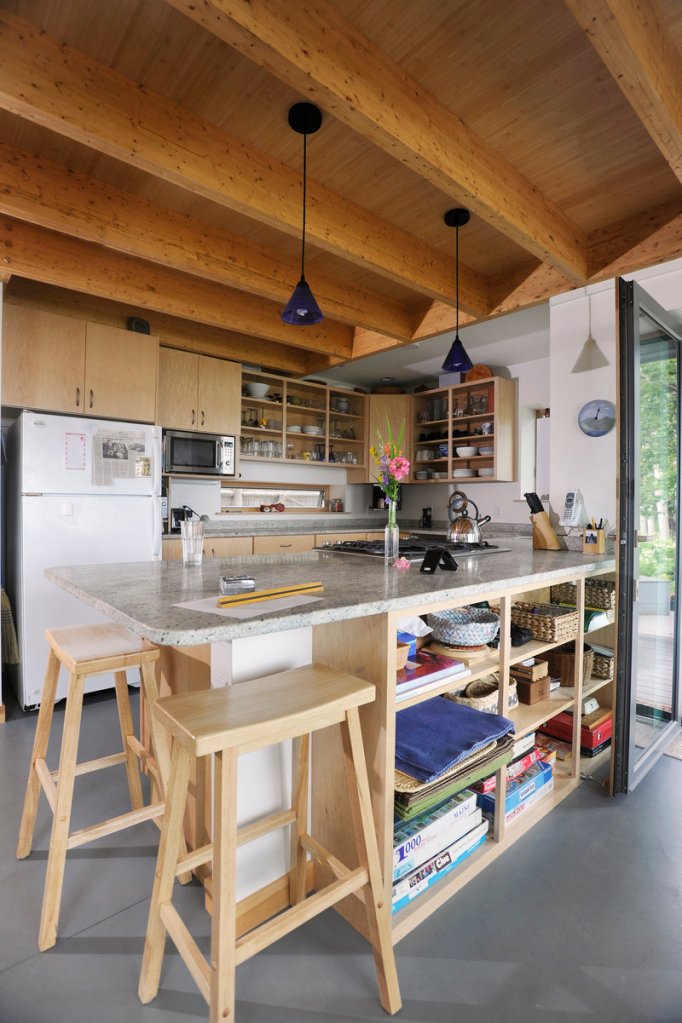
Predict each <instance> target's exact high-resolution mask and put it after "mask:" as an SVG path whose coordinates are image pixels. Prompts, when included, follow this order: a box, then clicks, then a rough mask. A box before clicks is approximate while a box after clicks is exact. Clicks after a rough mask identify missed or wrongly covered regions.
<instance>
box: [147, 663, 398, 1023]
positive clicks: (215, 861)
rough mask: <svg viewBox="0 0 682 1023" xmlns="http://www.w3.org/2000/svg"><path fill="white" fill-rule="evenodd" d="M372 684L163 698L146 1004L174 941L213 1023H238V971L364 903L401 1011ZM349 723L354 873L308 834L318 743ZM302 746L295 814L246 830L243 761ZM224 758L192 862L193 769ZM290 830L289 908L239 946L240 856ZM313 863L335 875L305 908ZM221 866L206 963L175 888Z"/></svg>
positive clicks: (387, 992) (253, 685)
mask: <svg viewBox="0 0 682 1023" xmlns="http://www.w3.org/2000/svg"><path fill="white" fill-rule="evenodd" d="M374 696H375V692H374V686H372V685H370V684H369V683H368V682H364V681H362V680H361V679H358V678H354V677H353V676H352V675H347V674H345V673H343V672H341V671H336V670H334V669H332V668H327V667H324V666H322V665H317V664H313V665H308V666H306V667H303V668H295V669H293V670H291V671H284V672H281V673H279V674H276V675H270V676H267V677H265V678H260V679H255V680H254V681H252V682H244V683H241V684H239V685H236V686H229V687H227V688H225V689H213V690H208V691H204V692H195V693H191V694H188V695H178V696H170V697H163V698H162V699H160V700H158V701H157V703H156V704H155V705H154V709H153V713H154V715H155V716H156V717H157V719H158V721H159V722H160V723H161V724H162V725H163V726H164V727H165V728H166V729H167V730H168V732H170V734H171V735H172V738H173V742H172V753H171V769H170V778H169V782H168V792H167V809H166V815H165V817H164V822H163V826H162V829H161V841H160V843H159V857H158V861H157V867H156V874H155V879H154V887H153V891H152V899H151V905H150V909H149V921H148V925H147V936H146V939H145V946H144V956H143V960H142V970H141V974H140V984H139V988H138V991H139V995H140V999H141V1001H142V1002H145V1003H146V1002H149V1001H151V1000H152V998H154V997H155V996H156V994H157V993H158V990H159V983H160V978H161V968H162V965H163V956H164V946H165V939H166V934H169V935H170V937H171V938H172V939H173V942H174V943H175V945H176V947H177V949H178V951H179V952H180V954H181V956H182V958H183V959H184V961H185V964H186V966H187V968H188V969H189V971H190V973H191V974H192V977H193V978H194V980H195V982H196V983H197V985H198V987H199V990H200V991H201V993H202V995H203V996H204V998H205V999H206V1001H207V1002H208V1004H209V1008H210V1020H211V1023H219V1021H220V1023H225V1020H228V1021H230V1020H233V1018H234V1003H235V968H236V967H237V966H238V965H239V963H242V962H244V961H245V960H246V959H249V958H250V957H251V956H252V955H255V953H256V952H260V951H261V950H262V949H264V948H266V947H267V946H268V945H270V944H272V942H274V941H276V940H277V939H278V938H281V937H283V936H284V935H285V934H288V933H290V932H291V931H293V930H294V929H295V928H296V927H298V926H300V925H301V924H303V923H305V922H306V921H308V920H310V919H312V918H313V917H314V916H316V915H317V914H318V913H320V912H322V911H323V910H325V909H328V908H329V907H330V906H333V905H335V903H337V902H339V901H340V900H341V899H344V898H346V897H348V896H349V895H351V894H353V893H356V894H357V896H358V897H359V898H360V899H361V901H363V902H364V904H365V909H366V912H367V921H368V930H369V936H370V941H371V944H372V949H373V952H374V961H375V965H376V972H377V980H378V984H379V995H380V999H381V1004H382V1005H383V1007H384V1009H385V1010H386V1011H387V1012H389V1013H394V1012H397V1011H398V1010H399V1009H400V1007H401V1002H400V991H399V988H398V977H397V973H396V967H395V959H394V955H393V944H392V940H391V932H390V905H388V904H387V903H386V901H385V899H384V891H383V886H382V879H381V868H380V863H379V853H378V849H377V842H376V834H375V831H374V823H373V820H372V810H371V801H370V792H369V782H368V778H367V769H366V766H365V756H364V749H363V745H362V734H361V731H360V718H359V714H358V707H359V706H361V705H362V704H365V703H371V702H372V700H373V699H374ZM335 724H340V726H341V733H342V739H343V753H344V761H345V765H346V773H347V780H348V790H349V796H350V803H351V808H352V817H353V829H354V834H355V843H356V849H357V857H358V862H359V866H358V867H356V868H349V867H347V866H345V865H344V864H343V863H341V862H340V860H339V859H338V858H337V857H335V856H333V855H332V854H331V853H330V852H329V851H327V850H326V849H325V848H324V847H323V846H322V845H320V843H318V842H317V841H316V840H315V839H314V838H313V837H312V836H311V835H309V834H308V773H309V752H310V733H312V732H315V731H316V730H317V729H320V728H327V727H328V726H330V725H335ZM285 739H294V740H296V745H295V747H294V750H295V755H294V777H293V779H292V790H293V796H292V804H293V805H292V806H291V807H290V808H289V809H287V810H283V811H278V812H277V813H274V814H272V815H270V816H268V817H265V818H263V819H261V820H258V821H256V822H254V823H252V824H249V825H248V826H246V827H244V828H241V829H239V828H238V827H237V758H238V755H239V754H240V753H245V752H249V751H251V750H254V749H259V748H262V747H265V746H272V745H274V744H276V743H279V742H283V741H284V740H285ZM208 754H213V755H214V792H213V843H212V844H210V845H207V846H205V847H204V848H203V849H199V850H196V851H195V852H193V853H190V854H189V855H188V856H185V857H183V856H182V849H181V844H182V835H183V831H182V821H183V815H184V811H185V803H186V799H187V791H188V784H189V777H190V769H191V766H192V761H193V759H194V758H196V757H203V756H206V755H208ZM286 825H290V826H291V828H292V834H291V839H292V841H291V848H292V855H291V863H290V873H289V881H290V883H289V900H290V907H289V908H288V909H286V910H284V912H282V913H280V914H279V915H277V916H275V917H273V918H271V919H270V920H267V921H266V922H265V923H262V924H260V925H259V926H257V927H255V928H254V929H253V930H251V931H249V932H248V933H247V934H245V935H243V936H242V937H239V938H238V937H237V912H236V886H235V877H236V866H237V846H239V845H242V844H244V843H245V842H248V841H251V840H252V839H253V838H256V837H259V836H261V835H264V834H266V833H268V832H269V831H272V830H274V829H276V828H281V827H284V826H286ZM308 854H309V855H310V856H312V857H314V858H315V859H316V860H317V861H319V862H321V863H322V864H324V865H325V867H326V868H327V869H328V871H329V872H330V874H331V875H333V881H332V882H331V883H330V884H329V885H327V886H326V887H324V888H322V889H321V890H318V891H316V892H315V893H314V894H312V895H310V896H308V897H307V898H306V890H305V889H306V885H305V875H306V859H307V856H308ZM204 863H212V870H213V873H212V885H211V891H212V912H211V950H210V956H209V961H208V962H207V961H206V959H205V957H204V956H203V955H202V953H201V951H200V949H199V947H198V945H197V943H196V942H195V940H194V938H193V937H192V936H191V934H190V933H189V930H188V929H187V927H186V925H185V923H184V922H183V920H182V918H181V917H180V914H179V913H178V911H177V910H176V908H175V907H174V906H173V903H172V896H173V882H174V879H175V877H176V876H178V875H180V873H181V872H182V871H186V870H188V869H189V868H194V867H196V866H199V865H200V864H204Z"/></svg>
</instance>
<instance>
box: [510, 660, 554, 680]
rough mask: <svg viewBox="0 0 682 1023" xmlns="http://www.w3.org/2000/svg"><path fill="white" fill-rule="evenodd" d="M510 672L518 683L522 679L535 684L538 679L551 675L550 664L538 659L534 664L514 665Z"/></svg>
mask: <svg viewBox="0 0 682 1023" xmlns="http://www.w3.org/2000/svg"><path fill="white" fill-rule="evenodd" d="M509 671H510V674H512V675H513V676H514V678H515V679H516V680H517V681H518V679H520V678H525V679H527V680H528V681H529V682H535V681H536V680H537V679H539V678H544V677H545V675H549V663H548V662H547V661H543V660H542V658H540V657H536V658H535V661H534V663H533V664H513V665H512V666H511V668H510V669H509Z"/></svg>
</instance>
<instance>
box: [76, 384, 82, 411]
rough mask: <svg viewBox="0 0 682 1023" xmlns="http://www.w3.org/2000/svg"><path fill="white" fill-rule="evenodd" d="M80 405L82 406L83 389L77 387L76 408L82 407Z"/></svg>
mask: <svg viewBox="0 0 682 1023" xmlns="http://www.w3.org/2000/svg"><path fill="white" fill-rule="evenodd" d="M80 407H81V389H80V387H77V388H76V408H80Z"/></svg>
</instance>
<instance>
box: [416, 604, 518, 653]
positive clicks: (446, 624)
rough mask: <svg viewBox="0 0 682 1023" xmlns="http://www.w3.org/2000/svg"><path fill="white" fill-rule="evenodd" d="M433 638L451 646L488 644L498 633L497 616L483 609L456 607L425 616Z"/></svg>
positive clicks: (498, 623) (498, 620)
mask: <svg viewBox="0 0 682 1023" xmlns="http://www.w3.org/2000/svg"><path fill="white" fill-rule="evenodd" d="M426 620H427V622H428V624H429V625H430V626H431V628H432V629H433V638H434V639H436V640H438V642H439V643H449V644H450V645H451V646H479V645H480V644H481V643H490V641H491V640H493V639H495V636H496V635H497V633H498V632H499V628H500V618H499V615H496V614H494V612H492V611H489V610H488V609H487V608H484V607H458V608H453V609H452V610H449V611H439V612H437V613H434V614H429V615H427V616H426Z"/></svg>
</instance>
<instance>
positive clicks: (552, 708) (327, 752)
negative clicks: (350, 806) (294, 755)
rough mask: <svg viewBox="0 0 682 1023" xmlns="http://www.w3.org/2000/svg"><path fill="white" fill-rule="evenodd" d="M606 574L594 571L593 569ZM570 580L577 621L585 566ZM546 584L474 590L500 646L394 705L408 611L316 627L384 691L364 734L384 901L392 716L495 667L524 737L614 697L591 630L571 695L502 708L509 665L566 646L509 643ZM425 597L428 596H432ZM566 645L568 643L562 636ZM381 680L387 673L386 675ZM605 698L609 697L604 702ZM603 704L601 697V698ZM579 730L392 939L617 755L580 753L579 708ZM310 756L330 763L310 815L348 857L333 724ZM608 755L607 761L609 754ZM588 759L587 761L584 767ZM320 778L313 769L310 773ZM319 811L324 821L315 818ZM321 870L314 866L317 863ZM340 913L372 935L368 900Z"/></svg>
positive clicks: (408, 912) (499, 782)
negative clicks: (496, 624)
mask: <svg viewBox="0 0 682 1023" xmlns="http://www.w3.org/2000/svg"><path fill="white" fill-rule="evenodd" d="M608 571H609V570H605V571H604V573H599V572H597V573H593V574H594V575H595V576H598V575H604V574H606V573H607V572H608ZM566 581H572V582H575V584H576V594H577V597H576V600H577V602H576V607H577V610H578V613H579V621H581V622H582V621H583V618H584V610H585V604H584V593H585V579H584V577H580V576H579V575H578V573H575V572H574V573H573V575H572V577H569V576H567V580H566ZM546 592H547V591H546V587H544V586H540V585H538V587H536V588H533V589H529V588H528V585H525V586H523V587H522V586H520V585H519V586H516V587H514V586H510V587H508V588H506V589H505V590H504V591H502V592H500V590H497V591H496V592H490V593H481V594H477V595H476V600H477V601H482V600H488V601H489V602H490V603H491V604H492V603H494V604H496V605H499V612H500V637H501V641H500V645H499V649H498V650H497V651H491V653H490V654H489V655H486V657H485V658H483V659H481V661H479V662H474V664H473V665H471V674H470V675H467V676H466V677H465V678H455V679H454V680H453V679H452V678H451V679H449V680H448V679H447V678H444V679H443V680H442V685H441V686H438V687H436V688H434V689H431V690H429V691H428V692H423V693H420V692H419V691H416V692H414V693H413V694H412V695H411V696H410V697H409V699H406V700H404V701H402V702H397V700H396V692H395V677H396V633H397V627H398V622H399V621H400V619H401V618H404V617H405V612H404V611H403V612H397V611H396V612H390V613H388V614H386V615H377V616H375V617H373V618H372V619H371V620H369V621H368V620H367V619H360V620H348V621H344V622H336V623H330V624H328V625H324V626H320V627H318V628H316V630H315V634H314V640H313V643H314V648H313V657H314V659H315V660H320V661H322V662H323V663H326V664H329V665H330V666H332V667H339V668H343V669H344V670H346V671H351V672H353V673H355V674H358V675H360V676H361V677H363V678H366V679H367V680H369V681H373V682H374V683H375V684H376V685H377V697H376V700H375V701H374V703H373V704H370V705H367V706H366V707H364V708H363V709H362V714H361V717H362V727H363V739H364V742H365V748H366V755H367V759H368V763H369V764H370V775H371V779H372V803H373V811H374V816H375V821H376V825H377V837H378V841H379V850H380V856H381V859H382V869H383V875H384V878H385V879H386V881H385V885H386V892H385V895H386V898H387V899H388V901H389V902H390V900H391V886H392V877H393V863H392V854H393V799H394V792H393V778H394V762H395V721H396V715H397V714H399V713H401V712H402V711H403V710H405V709H407V708H408V707H413V706H415V705H416V704H418V703H421V702H422V701H424V700H431V699H434V698H435V697H438V696H440V695H442V693H445V692H448V691H454V690H458V689H462V688H464V686H466V685H467V684H469V683H470V682H471V681H473V680H475V679H476V678H480V677H482V676H484V675H487V674H489V673H490V672H492V671H495V672H497V673H498V675H499V680H500V685H499V692H498V713H501V714H504V715H505V716H506V717H509V718H510V719H511V720H513V721H514V723H515V734H516V736H517V737H520V736H523V735H525V734H527V733H529V732H532V731H536V730H537V729H538V728H539V727H540V726H541V725H543V724H544V723H545V722H546V721H548V720H549V719H550V718H551V717H553V716H554V715H556V714H559V713H561V712H562V711H571V710H575V709H576V708H578V707H580V706H581V701H582V699H583V697H584V696H586V695H590V694H597V695H598V696H600V694H601V696H603V699H604V705H608V703H609V702H610V701H612V698H613V682H612V681H611V680H608V679H600V678H596V677H594V676H592V677H590V678H588V679H583V678H582V671H583V658H582V649H583V642H584V638H585V637H584V635H583V633H582V632H579V635H578V636H577V638H576V647H577V650H576V657H575V671H574V685H573V686H572V687H566V692H565V693H564V694H560V695H558V696H556V695H555V696H551V697H550V698H548V699H546V700H544V701H542V702H540V703H536V704H532V705H525V704H520V705H519V706H518V707H516V708H514V709H512V710H509V709H505V708H506V707H507V703H508V696H509V677H510V676H509V668H510V666H511V665H513V664H515V663H518V662H520V661H522V660H526V659H527V658H529V657H535V656H539V655H541V654H542V653H544V652H546V651H548V650H550V649H552V648H553V647H555V646H560V645H561V643H551V642H549V643H547V642H538V641H531V642H529V643H526V644H524V645H523V646H521V647H514V648H512V647H511V643H510V638H509V637H510V631H511V607H512V604H513V602H514V600H516V599H524V600H529V599H533V595H534V594H535V599H537V601H538V602H540V603H545V602H546V599H547V598H546ZM425 600H426V598H425ZM470 602H471V601H470V600H466V599H462V600H460V601H450V602H448V603H436V602H428V603H426V602H425V603H424V605H423V606H417V607H413V608H411V609H410V614H411V615H420V614H426V613H428V612H433V611H438V610H442V609H444V608H451V607H456V606H463V605H465V604H467V603H470ZM562 642H563V641H562ZM378 680H384V681H383V682H379V681H378ZM607 701H608V702H607ZM600 702H602V701H601V699H600ZM574 719H575V720H574V726H573V737H572V742H571V747H572V755H571V757H570V758H568V759H566V760H563V761H562V760H559V759H558V758H557V760H556V762H555V764H554V769H553V788H552V790H551V791H548V792H547V793H546V794H545V795H544V796H543V797H542V798H541V799H539V801H538V802H537V803H536V804H534V805H532V806H531V807H529V808H528V809H527V810H526V811H525V812H524V813H523V814H521V815H519V817H517V818H516V819H514V820H512V821H510V822H506V821H505V814H504V813H499V812H496V813H495V815H494V820H493V823H492V824H491V827H490V830H489V832H488V836H487V838H486V840H485V842H484V843H483V844H482V845H481V846H480V847H479V848H478V849H477V850H475V851H474V852H473V853H471V855H470V856H468V857H467V859H465V860H464V861H463V862H462V863H461V864H459V865H458V866H456V867H455V868H454V869H453V870H452V871H451V872H450V873H448V874H446V875H445V876H444V877H443V878H442V879H441V880H439V881H437V882H436V883H434V884H432V885H431V886H430V887H429V888H427V889H426V890H425V891H423V892H421V894H419V895H418V896H416V897H415V898H414V899H413V900H412V901H411V902H410V903H409V904H408V905H407V906H405V907H404V908H402V909H400V910H399V911H398V912H396V913H394V915H393V917H392V934H393V941H394V942H397V941H400V940H401V938H403V937H405V936H406V935H407V934H409V933H410V931H411V930H413V929H414V928H415V927H417V926H418V925H419V924H420V923H422V922H423V921H424V920H426V919H427V918H428V917H429V916H430V915H431V913H433V912H435V910H436V909H438V907H439V906H441V905H443V903H445V902H446V901H447V900H448V899H450V898H451V897H452V896H453V895H454V894H455V893H456V892H457V891H458V890H459V889H460V888H462V887H463V886H464V885H466V884H467V883H468V882H469V881H470V880H471V879H472V878H473V877H475V876H476V875H477V874H478V873H480V871H481V870H483V869H485V867H486V866H487V865H488V864H490V863H491V862H492V861H493V860H494V859H496V857H497V856H499V855H501V854H502V853H503V852H505V851H506V850H507V849H509V848H510V847H511V846H512V845H513V844H514V843H515V842H516V841H517V840H518V839H519V838H521V837H522V836H523V835H524V834H526V833H527V831H528V830H529V829H530V828H532V827H534V825H535V824H537V823H538V822H539V821H540V820H542V819H543V818H544V817H545V816H546V815H547V814H548V813H550V812H551V811H552V810H553V809H554V808H555V807H556V806H558V805H559V803H561V802H562V800H564V799H565V798H566V797H567V796H568V795H569V794H570V793H571V792H573V791H574V790H575V788H576V787H577V786H578V785H579V784H580V782H581V774H582V773H583V772H585V771H586V770H587V772H588V773H589V772H590V771H591V770H594V768H595V766H596V764H603V762H604V759H607V758H608V756H609V755H610V749H609V750H608V751H605V753H604V754H602V755H601V756H599V757H597V758H582V757H581V755H580V715H579V714H574ZM313 757H314V758H315V759H317V761H318V762H323V763H324V769H323V772H322V773H323V776H324V780H323V781H322V782H321V783H319V784H317V785H315V783H314V789H313V814H314V815H315V817H316V823H315V827H316V828H321V830H322V836H321V840H322V841H323V842H324V844H325V846H326V847H327V848H329V849H332V850H333V851H334V852H335V853H336V854H337V855H339V857H340V858H341V857H342V855H349V854H350V850H349V849H348V833H349V832H348V828H347V827H346V825H345V821H346V818H345V816H344V810H343V807H342V805H341V802H340V800H339V792H340V789H341V787H342V785H343V782H342V774H341V773H339V772H342V770H343V768H342V763H343V760H342V753H341V749H340V747H339V746H338V745H337V740H336V739H335V738H334V736H332V734H331V730H330V732H329V735H328V736H325V741H324V747H323V748H322V745H321V744H318V745H317V746H315V745H314V748H313ZM602 758H604V759H602ZM586 765H587V768H586ZM313 777H315V772H314V773H313ZM506 782H507V776H506V767H502V768H500V769H499V770H498V771H497V772H496V798H497V805H498V806H500V807H504V805H505V799H506V788H507V786H506ZM330 805H334V806H335V808H336V812H335V814H334V815H330V814H329V813H328V812H327V811H328V807H329V806H330ZM318 814H319V815H320V816H321V818H322V819H320V820H318V819H317V818H318ZM316 869H317V868H316ZM341 912H342V913H343V915H344V916H345V917H346V919H347V920H349V922H350V923H351V924H352V925H353V926H354V927H356V929H358V930H359V931H360V932H361V933H363V934H365V936H367V935H366V929H365V922H364V914H363V912H362V907H361V906H359V905H358V904H357V901H356V900H353V899H349V900H346V901H345V902H344V903H342V904H341Z"/></svg>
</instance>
